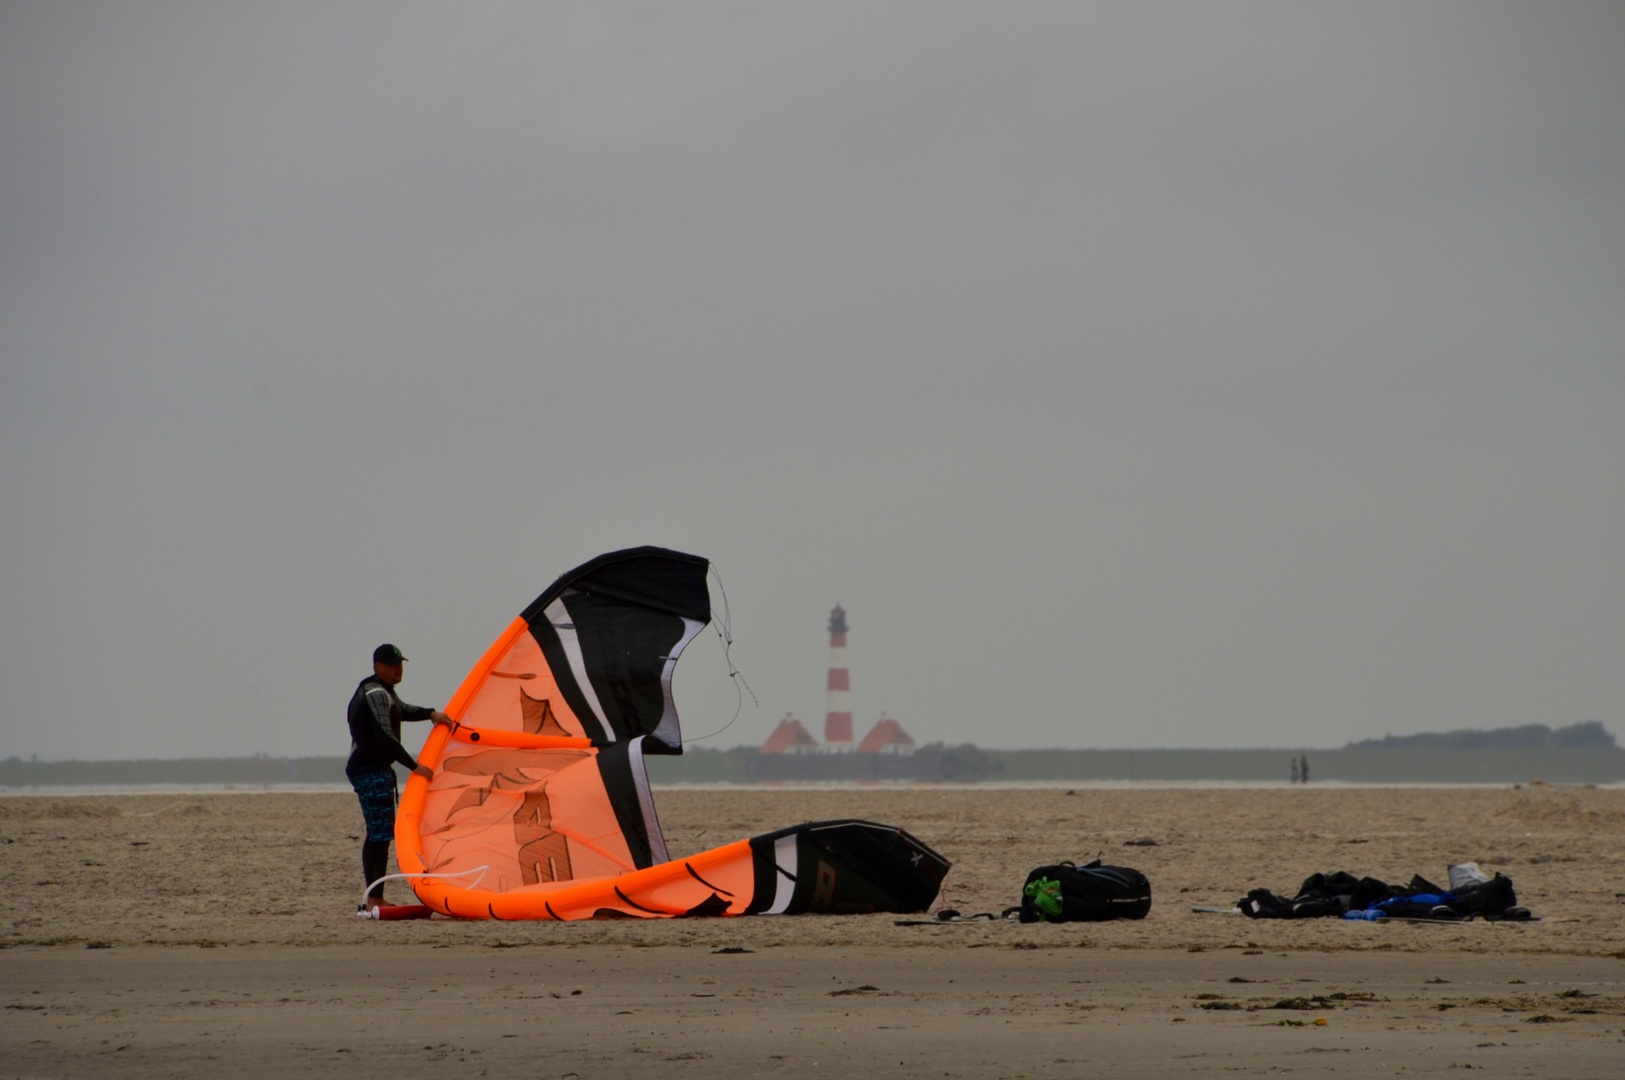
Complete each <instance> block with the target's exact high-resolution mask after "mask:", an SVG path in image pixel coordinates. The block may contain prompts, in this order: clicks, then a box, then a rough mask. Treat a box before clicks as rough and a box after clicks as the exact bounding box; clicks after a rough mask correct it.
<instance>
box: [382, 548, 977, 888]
mask: <svg viewBox="0 0 1625 1080" xmlns="http://www.w3.org/2000/svg"><path fill="white" fill-rule="evenodd" d="M708 568H709V564H708V563H707V562H706V560H704V559H702V558H700V557H698V556H695V555H685V554H682V553H681V552H676V551H667V550H664V549H662V548H652V547H644V548H633V549H630V550H627V551H617V552H612V553H610V554H608V555H602V556H599V557H598V558H596V559H594V560H592V561H591V562H589V563H586V564H585V565H583V566H580V567H577V568H576V569H575V570H572V571H570V572H569V573H568V574H565V575H564V576H563V577H561V578H559V580H558V581H556V582H554V583H553V584H552V585H551V586H550V587H549V588H548V589H547V591H546V592H544V593H542V595H541V596H539V597H537V598H536V601H535V602H534V603H532V604H531V605H530V606H529V607H528V608H526V609H525V611H524V613H523V614H521V615H520V616H519V617H518V618H517V619H515V620H514V621H513V622H512V623H511V624H510V625H509V626H508V628H507V630H506V631H504V632H503V634H502V636H501V637H499V638H498V639H497V640H496V641H495V642H494V643H493V644H492V645H491V647H490V648H489V649H487V650H486V653H485V655H484V656H483V657H481V658H480V661H479V663H477V664H475V665H474V669H473V670H472V671H471V672H469V675H468V678H467V679H465V680H464V681H463V685H462V687H461V688H460V689H459V690H458V691H457V694H456V696H455V697H453V698H452V701H451V703H450V704H449V705H447V706H446V712H447V714H448V715H450V716H451V717H452V719H453V720H454V721H455V724H454V725H452V726H451V727H443V726H442V727H436V728H435V729H434V731H433V732H432V733H431V734H430V736H429V739H428V742H427V743H426V744H425V745H424V747H423V751H422V753H420V754H419V755H418V760H419V762H421V763H422V764H425V765H428V766H429V767H430V768H432V769H433V770H434V779H433V780H432V781H426V780H424V778H423V777H421V776H416V775H414V776H412V777H411V778H410V779H408V780H407V783H406V791H405V793H404V794H403V796H402V798H401V807H400V813H399V815H398V816H397V819H396V827H395V841H396V851H397V858H398V860H399V862H400V867H401V870H402V872H404V873H407V874H418V873H429V874H436V875H442V876H439V877H433V878H418V879H414V880H413V883H412V885H413V889H414V891H416V892H417V894H418V897H419V899H421V900H422V901H423V902H424V903H425V904H427V905H429V906H430V907H431V908H433V909H434V910H436V911H441V912H444V913H446V914H448V915H456V916H460V917H464V918H474V919H483V918H495V919H590V918H662V917H673V916H694V915H755V914H773V915H778V914H799V913H802V912H834V913H848V912H872V911H889V912H907V911H921V910H924V909H925V908H926V907H928V906H929V905H930V903H931V901H932V900H933V899H934V898H935V897H936V894H937V889H938V887H939V886H940V885H941V883H942V878H943V876H944V875H945V874H946V873H947V872H948V862H947V860H945V859H943V858H942V856H940V855H938V854H937V853H936V852H934V851H932V850H931V849H930V848H929V847H927V846H925V845H924V844H922V843H920V841H918V840H916V839H915V838H914V837H912V836H910V835H909V834H908V833H906V832H904V831H903V830H902V829H898V828H894V827H892V826H889V825H877V824H875V823H873V822H867V821H856V820H842V821H826V822H816V823H810V824H805V825H797V826H794V827H792V828H788V829H782V830H780V831H778V832H773V833H768V834H766V835H764V836H758V837H755V838H753V839H749V840H739V841H737V842H735V843H732V844H728V845H726V846H724V847H719V848H713V849H711V850H709V851H703V852H700V853H699V854H696V855H691V856H688V857H687V858H683V859H671V858H670V857H669V855H668V854H667V851H666V842H665V838H664V837H663V836H662V835H661V832H660V822H659V820H658V818H657V817H656V816H655V807H654V800H653V798H652V797H651V795H650V792H649V779H648V776H647V774H646V772H645V770H644V765H643V756H644V754H680V753H682V746H683V743H682V730H681V727H680V726H679V723H678V719H677V710H676V707H675V705H674V704H673V702H672V695H671V677H672V671H673V669H674V668H675V667H676V664H677V658H678V657H679V655H681V653H682V651H683V648H684V647H685V646H687V644H688V643H689V642H690V641H692V640H694V637H695V635H696V634H698V633H699V632H700V631H701V630H702V629H703V628H704V627H705V625H706V623H708V622H709V621H710V619H711V603H710V595H709V592H708V590H707V589H706V583H705V578H706V571H707V569H708ZM482 868H483V869H482ZM447 875H464V876H462V877H450V876H447Z"/></svg>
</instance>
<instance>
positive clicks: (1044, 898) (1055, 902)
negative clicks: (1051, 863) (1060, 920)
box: [1026, 877, 1061, 916]
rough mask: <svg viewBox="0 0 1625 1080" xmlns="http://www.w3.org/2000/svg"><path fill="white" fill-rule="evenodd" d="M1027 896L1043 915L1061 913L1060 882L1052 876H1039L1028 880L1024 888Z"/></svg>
mask: <svg viewBox="0 0 1625 1080" xmlns="http://www.w3.org/2000/svg"><path fill="white" fill-rule="evenodd" d="M1026 893H1027V898H1028V899H1029V900H1031V901H1032V902H1033V907H1035V908H1037V909H1038V910H1039V912H1040V913H1042V914H1044V915H1057V916H1058V915H1060V914H1061V883H1060V882H1059V881H1056V880H1055V879H1054V878H1047V877H1041V878H1037V879H1036V880H1033V881H1029V882H1028V883H1027V888H1026Z"/></svg>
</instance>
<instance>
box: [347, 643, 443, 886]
mask: <svg viewBox="0 0 1625 1080" xmlns="http://www.w3.org/2000/svg"><path fill="white" fill-rule="evenodd" d="M405 665H406V657H404V656H402V655H401V650H399V649H397V648H396V647H395V646H393V645H387V644H386V645H380V646H378V647H377V648H376V649H374V650H373V651H372V674H371V675H368V676H367V677H366V678H365V679H362V680H361V683H360V685H358V686H357V687H356V688H355V693H354V694H353V695H351V697H350V716H349V720H350V760H349V761H347V762H345V764H344V775H345V776H346V777H348V778H349V780H350V786H351V787H353V788H355V794H356V798H358V799H360V800H361V816H362V817H364V818H365V819H366V821H367V838H366V839H365V840H364V841H362V843H361V873H362V877H363V879H364V880H363V882H362V884H364V885H370V884H371V883H372V882H374V881H377V880H378V879H379V878H381V877H383V876H384V875H385V874H387V873H389V842H390V841H391V840H393V839H394V838H395V801H396V791H395V769H394V767H393V766H394V764H395V763H396V762H400V763H401V764H402V765H405V766H406V767H407V768H408V769H411V770H412V771H413V772H415V773H417V774H418V775H419V776H422V777H424V778H425V779H433V778H434V773H433V771H432V770H431V769H430V768H429V767H428V766H427V765H419V764H418V763H417V762H416V761H414V760H413V758H412V755H411V754H409V753H407V752H406V747H404V746H402V745H401V721H402V720H432V721H434V722H435V723H437V724H449V723H451V717H449V716H447V715H446V714H445V713H443V712H441V711H439V710H438V709H430V708H428V707H426V706H423V705H408V704H406V703H405V702H403V701H401V699H400V697H399V695H397V694H396V693H395V686H396V684H397V683H399V682H400V681H401V679H403V678H404V677H405V676H406V666H405ZM383 899H384V887H383V886H382V885H379V886H377V887H376V888H375V889H373V890H372V891H371V892H369V893H368V894H367V908H368V909H369V910H370V909H372V908H376V907H377V906H378V905H379V904H380V903H382V902H383Z"/></svg>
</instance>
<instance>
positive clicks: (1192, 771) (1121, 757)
mask: <svg viewBox="0 0 1625 1080" xmlns="http://www.w3.org/2000/svg"><path fill="white" fill-rule="evenodd" d="M1531 727H1532V728H1533V729H1535V730H1536V731H1537V732H1540V733H1544V735H1543V738H1542V740H1541V741H1539V742H1533V741H1529V742H1522V743H1514V744H1510V745H1507V744H1502V743H1497V742H1494V741H1490V742H1471V743H1460V742H1458V743H1453V744H1452V743H1446V744H1443V745H1441V744H1438V743H1430V742H1420V741H1413V740H1423V739H1454V738H1455V737H1457V736H1462V735H1479V736H1495V737H1497V738H1501V737H1505V736H1506V734H1507V732H1450V733H1448V734H1446V735H1434V736H1410V737H1407V738H1405V739H1373V740H1370V741H1367V742H1362V743H1353V744H1350V745H1349V746H1346V747H1343V748H1341V749H1337V750H1309V751H1302V750H1290V749H1280V750H988V749H983V748H981V747H977V746H974V745H972V744H969V743H963V744H960V745H957V746H954V745H948V744H945V743H931V744H929V745H926V746H922V747H920V748H919V749H918V750H917V751H916V752H915V753H913V754H911V755H908V756H897V755H892V754H763V753H760V752H759V751H758V750H757V749H756V748H755V747H753V746H741V747H735V748H734V749H732V750H713V749H709V748H706V747H691V748H689V749H688V751H687V752H686V753H684V754H683V755H681V756H677V757H657V756H654V755H650V756H649V757H647V758H646V759H645V761H646V763H647V766H648V770H649V778H650V779H651V780H653V781H654V782H655V783H657V784H760V783H787V782H788V783H795V782H829V781H846V782H853V781H856V782H860V783H861V782H864V781H918V782H925V783H930V782H938V783H941V782H949V783H968V782H976V781H995V782H997V781H1015V782H1020V781H1027V782H1059V783H1065V782H1069V781H1083V782H1088V781H1124V780H1128V781H1135V780H1149V781H1175V782H1179V781H1212V780H1216V781H1230V782H1238V783H1253V782H1259V781H1282V782H1284V781H1287V780H1288V779H1290V777H1291V762H1292V759H1293V758H1294V757H1298V756H1300V755H1303V756H1306V757H1307V758H1308V761H1309V768H1310V777H1311V780H1312V782H1317V783H1318V782H1322V781H1344V782H1355V783H1517V782H1522V781H1528V780H1534V779H1543V780H1547V781H1550V782H1553V783H1598V784H1600V783H1619V782H1622V781H1625V750H1622V749H1620V748H1619V747H1617V746H1616V745H1615V744H1614V738H1613V736H1612V735H1610V734H1609V733H1608V732H1607V731H1606V730H1604V729H1603V728H1602V725H1600V724H1597V723H1595V722H1594V721H1591V722H1587V723H1584V724H1575V725H1573V726H1572V727H1568V728H1560V729H1558V730H1557V731H1551V730H1550V729H1548V728H1545V727H1543V726H1541V725H1532V726H1531ZM1529 730H1530V729H1529V728H1512V729H1508V731H1509V732H1527V731H1529ZM1599 734H1600V736H1601V739H1602V740H1603V741H1597V740H1598V736H1599ZM1519 737H1520V738H1526V739H1527V738H1530V737H1529V736H1527V735H1525V736H1519ZM1576 737H1579V738H1583V739H1585V740H1587V741H1585V742H1583V743H1578V744H1577V743H1573V742H1563V741H1560V739H1574V738H1576ZM1396 751H1398V752H1396ZM344 782H345V781H344V759H343V758H342V757H327V758H272V757H252V758H190V759H183V760H170V761H165V760H147V761H22V760H20V759H18V758H15V757H13V758H7V759H6V760H4V761H0V787H3V788H12V789H17V788H44V787H84V786H105V787H140V786H159V785H188V784H198V785H210V786H214V785H239V786H243V787H271V786H276V785H283V784H343V783H344Z"/></svg>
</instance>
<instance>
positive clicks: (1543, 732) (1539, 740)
mask: <svg viewBox="0 0 1625 1080" xmlns="http://www.w3.org/2000/svg"><path fill="white" fill-rule="evenodd" d="M1615 745H1616V744H1615V742H1614V736H1613V734H1612V733H1610V732H1609V730H1608V729H1607V728H1605V727H1603V726H1602V724H1601V723H1600V722H1599V721H1596V720H1587V721H1585V722H1583V723H1579V724H1570V725H1569V726H1568V727H1560V728H1549V727H1547V726H1546V725H1545V724H1525V725H1524V726H1523V727H1508V728H1493V729H1491V730H1489V731H1481V730H1479V729H1477V728H1461V729H1459V730H1457V731H1425V732H1422V733H1421V734H1419V735H1388V736H1386V737H1384V738H1381V739H1362V740H1361V741H1359V742H1351V743H1349V744H1348V749H1350V750H1541V749H1545V748H1547V747H1557V748H1560V749H1564V750H1612V749H1614V747H1615Z"/></svg>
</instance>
